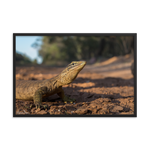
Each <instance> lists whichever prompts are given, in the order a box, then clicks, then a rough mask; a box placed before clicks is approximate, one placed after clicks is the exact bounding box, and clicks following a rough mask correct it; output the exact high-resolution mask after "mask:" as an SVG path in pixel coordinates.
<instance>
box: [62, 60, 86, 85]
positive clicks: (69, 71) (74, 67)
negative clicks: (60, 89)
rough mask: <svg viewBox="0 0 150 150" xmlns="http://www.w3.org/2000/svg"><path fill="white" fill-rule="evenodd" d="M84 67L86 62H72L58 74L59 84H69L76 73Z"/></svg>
mask: <svg viewBox="0 0 150 150" xmlns="http://www.w3.org/2000/svg"><path fill="white" fill-rule="evenodd" d="M85 65H86V61H73V62H71V63H70V64H69V65H68V66H67V68H66V69H64V70H63V71H62V72H61V74H60V82H61V83H62V84H63V85H66V84H69V83H71V82H72V81H73V80H74V79H75V78H76V77H77V75H78V73H79V72H80V71H81V70H82V69H83V67H84V66H85Z"/></svg>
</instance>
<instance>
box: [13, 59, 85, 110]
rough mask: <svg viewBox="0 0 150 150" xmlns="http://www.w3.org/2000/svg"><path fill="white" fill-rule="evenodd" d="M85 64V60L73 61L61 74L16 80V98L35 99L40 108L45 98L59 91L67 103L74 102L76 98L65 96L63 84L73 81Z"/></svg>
mask: <svg viewBox="0 0 150 150" xmlns="http://www.w3.org/2000/svg"><path fill="white" fill-rule="evenodd" d="M85 65H86V62H85V61H73V62H72V63H70V64H69V65H68V66H67V68H66V69H64V70H63V71H62V72H61V73H60V74H59V75H57V76H55V77H53V78H51V79H47V80H38V81H33V80H28V81H25V80H16V99H21V100H33V101H34V104H35V105H36V107H37V108H38V107H40V106H43V105H42V99H43V98H45V97H48V96H50V95H53V94H56V93H57V94H58V95H59V96H60V98H61V99H62V100H63V101H64V102H65V103H67V102H71V103H72V102H73V101H75V100H74V99H71V98H69V97H67V96H65V94H64V91H63V89H62V86H63V85H67V84H69V83H71V82H72V81H73V80H74V79H75V78H76V77H77V75H78V73H79V72H80V71H81V70H82V69H83V67H84V66H85Z"/></svg>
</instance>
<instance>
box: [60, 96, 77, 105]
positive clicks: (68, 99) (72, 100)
mask: <svg viewBox="0 0 150 150" xmlns="http://www.w3.org/2000/svg"><path fill="white" fill-rule="evenodd" d="M63 101H64V103H67V102H70V103H71V104H72V103H73V102H75V101H76V100H75V99H73V98H69V97H65V98H64V99H63Z"/></svg>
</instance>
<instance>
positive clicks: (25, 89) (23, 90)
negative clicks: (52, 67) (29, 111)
mask: <svg viewBox="0 0 150 150" xmlns="http://www.w3.org/2000/svg"><path fill="white" fill-rule="evenodd" d="M42 82H43V81H42V80H41V81H39V80H38V81H34V80H30V81H28V80H16V99H24V100H32V99H33V95H34V93H35V91H36V90H37V89H38V88H39V87H41V84H42Z"/></svg>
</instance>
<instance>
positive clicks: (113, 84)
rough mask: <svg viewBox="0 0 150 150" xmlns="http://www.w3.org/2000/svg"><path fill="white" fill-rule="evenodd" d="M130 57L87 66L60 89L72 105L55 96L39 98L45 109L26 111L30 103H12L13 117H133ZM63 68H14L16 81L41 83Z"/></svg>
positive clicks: (121, 57)
mask: <svg viewBox="0 0 150 150" xmlns="http://www.w3.org/2000/svg"><path fill="white" fill-rule="evenodd" d="M132 61H133V60H132V56H130V55H126V56H124V57H123V56H120V57H113V58H110V59H108V60H105V61H103V62H101V63H96V64H92V65H89V64H87V65H86V66H85V67H84V69H83V70H82V71H81V72H80V73H79V75H78V76H77V78H76V79H75V80H74V81H73V82H72V83H71V84H69V85H66V86H63V89H64V91H65V94H66V95H67V96H68V97H71V98H74V99H76V102H75V103H73V104H71V103H67V104H65V103H63V102H62V100H61V99H60V98H59V97H58V96H57V95H56V94H55V95H53V96H50V97H48V98H45V99H43V104H46V105H48V108H47V109H44V108H41V109H36V108H35V107H32V108H30V105H31V104H33V101H23V100H16V114H17V115H19V114H21V115H22V114H41V115H42V114H49V115H57V114H58V115H60V114H62V115H72V114H78V115H83V114H85V115H91V114H94V115H102V114H103V115H104V114H107V115H114V114H117V115H118V114H119V115H122V114H134V77H133V75H132V74H131V63H132ZM63 69H64V68H55V67H16V80H44V79H49V78H52V77H54V76H56V75H57V74H59V73H60V72H61V71H62V70H63Z"/></svg>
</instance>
